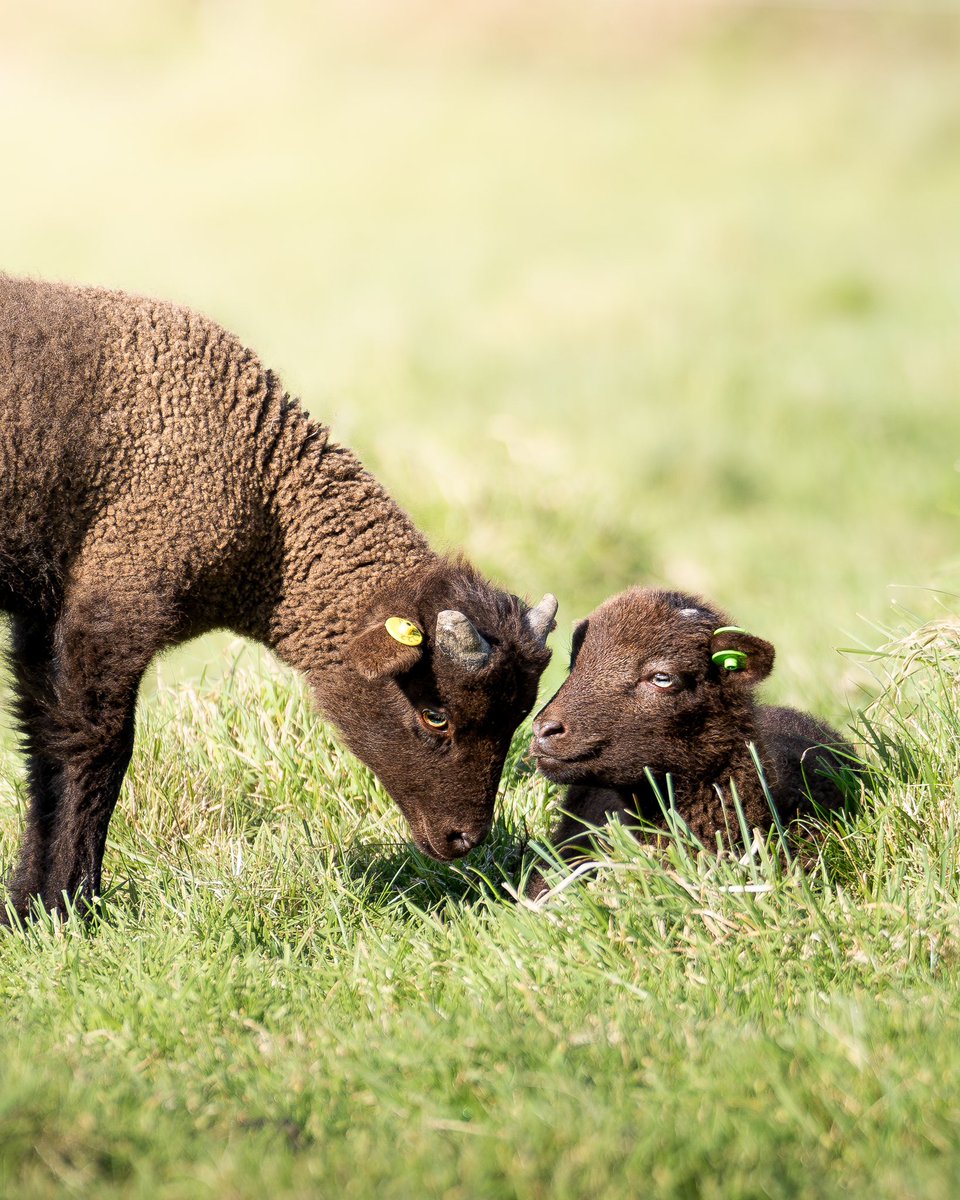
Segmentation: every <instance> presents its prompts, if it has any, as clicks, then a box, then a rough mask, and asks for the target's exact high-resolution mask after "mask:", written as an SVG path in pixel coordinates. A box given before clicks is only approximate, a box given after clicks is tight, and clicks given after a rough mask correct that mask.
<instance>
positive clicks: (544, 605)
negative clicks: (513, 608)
mask: <svg viewBox="0 0 960 1200" xmlns="http://www.w3.org/2000/svg"><path fill="white" fill-rule="evenodd" d="M556 615H557V598H556V596H554V595H553V594H552V593H551V592H547V594H546V595H545V596H544V598H543V599H542V600H541V601H540V603H539V604H538V605H537V607H536V608H531V609H530V610H529V611H528V612H527V615H526V616H525V617H524V620H525V621H526V623H527V628H528V629H529V630H530V632H531V633H532V634H533V636H534V637H535V638H538V639H539V641H540V644H541V645H542V646H545V645H546V644H547V635H548V634H549V632H550V630H551V629H555V628H556V622H555V621H554V619H553V618H554V617H555V616H556Z"/></svg>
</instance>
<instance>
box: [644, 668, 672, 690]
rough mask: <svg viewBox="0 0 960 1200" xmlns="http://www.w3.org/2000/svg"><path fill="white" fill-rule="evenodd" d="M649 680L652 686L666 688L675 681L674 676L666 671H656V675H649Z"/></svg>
mask: <svg viewBox="0 0 960 1200" xmlns="http://www.w3.org/2000/svg"><path fill="white" fill-rule="evenodd" d="M650 682H651V683H652V684H653V685H654V687H658V688H668V687H673V685H674V683H675V682H676V681H675V680H674V677H673V676H672V675H668V674H667V672H666V671H658V672H657V673H656V675H651V676H650Z"/></svg>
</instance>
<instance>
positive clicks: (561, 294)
mask: <svg viewBox="0 0 960 1200" xmlns="http://www.w3.org/2000/svg"><path fill="white" fill-rule="evenodd" d="M678 7H679V6H678ZM448 8H449V9H451V10H453V11H448ZM364 11H365V13H366V15H365V16H363V17H359V16H356V15H355V12H354V9H353V7H352V6H349V5H346V4H344V5H342V6H338V5H331V6H330V7H329V9H324V8H321V7H319V6H306V5H303V4H302V3H294V2H293V0H286V2H283V3H278V4H276V5H273V6H271V7H270V12H269V17H267V16H265V15H262V14H260V12H259V10H258V9H257V7H255V6H252V5H250V6H244V5H235V6H227V5H222V4H221V5H218V4H214V3H210V2H206V3H193V4H188V3H186V2H183V3H180V4H169V5H153V4H149V3H146V2H142V3H134V4H128V5H124V6H120V5H119V4H118V3H115V2H114V0H99V3H93V4H90V5H84V6H82V8H75V9H71V10H69V11H68V10H66V8H65V6H59V5H55V4H53V3H52V0H51V2H50V3H49V4H46V3H43V4H37V5H31V6H27V7H23V8H21V9H20V10H17V11H16V12H13V11H11V12H10V13H9V14H5V17H4V25H5V29H4V38H3V42H2V44H0V104H2V105H3V111H4V113H5V114H6V120H4V121H3V122H0V151H2V161H3V162H4V163H5V164H6V172H5V174H6V184H5V186H4V188H2V189H0V249H2V258H0V266H2V268H3V269H5V270H8V271H11V272H25V273H31V274H38V275H45V276H52V277H60V278H70V279H74V280H81V281H90V282H97V283H103V284H109V285H115V286H119V287H126V288H128V289H131V290H136V291H140V292H147V293H151V294H157V295H163V296H167V297H170V298H174V299H178V300H182V301H186V302H189V303H191V304H193V305H195V306H196V307H198V308H201V309H203V310H205V311H207V312H209V313H211V314H212V315H214V316H216V317H217V318H218V319H220V320H221V321H222V322H223V323H224V324H226V325H228V326H230V327H232V328H234V329H236V330H237V331H238V332H239V333H241V334H242V336H243V337H244V338H245V339H246V340H247V341H249V343H250V344H251V345H253V346H255V347H257V349H258V350H259V352H260V353H261V354H262V356H263V357H264V359H265V360H266V361H267V362H268V363H270V364H271V365H272V366H274V367H275V369H277V370H278V371H279V372H281V374H282V375H283V377H284V379H285V381H286V383H287V385H288V387H290V388H291V390H293V391H295V392H296V393H298V394H299V395H301V396H302V397H303V399H304V401H305V403H307V404H308V406H309V407H310V408H311V409H312V410H313V411H314V412H316V413H317V414H318V415H321V416H323V417H324V418H329V419H330V420H331V422H332V423H333V426H334V430H335V433H336V435H337V436H339V437H340V438H341V439H342V440H344V441H346V442H348V443H349V444H351V445H352V446H354V447H355V448H356V449H358V450H359V451H360V453H361V454H362V455H363V457H364V458H365V460H366V461H367V462H368V463H369V464H370V465H371V467H373V468H374V469H375V470H376V472H377V473H378V475H379V476H380V477H381V478H382V479H383V480H384V481H385V482H386V483H387V485H388V486H389V487H390V489H391V490H392V492H393V493H394V494H395V495H396V496H397V497H398V498H399V499H400V500H402V502H403V503H404V504H405V505H406V506H408V507H409V509H410V510H411V511H412V512H413V513H414V515H415V516H416V518H417V519H418V520H419V521H420V522H421V523H422V524H423V526H424V527H425V528H426V529H427V530H429V532H430V533H431V536H432V537H433V539H434V541H435V543H436V544H438V545H440V546H451V547H454V546H456V547H460V546H462V547H464V548H465V549H466V550H467V552H468V553H469V554H470V555H471V556H472V557H474V558H475V559H476V560H477V561H478V562H479V563H480V564H481V565H482V566H483V567H484V568H485V569H487V570H488V571H489V572H491V573H492V574H494V575H495V576H496V577H497V578H498V579H500V580H502V581H504V582H506V583H507V584H508V585H509V586H511V587H512V588H514V589H516V590H518V591H521V592H524V593H526V594H527V595H530V596H538V595H539V594H540V593H541V592H542V591H543V590H545V589H546V588H550V589H551V590H554V591H555V592H556V593H557V594H558V595H559V597H560V600H561V613H560V619H561V627H560V633H559V636H558V637H557V654H556V656H555V663H554V665H553V666H552V667H551V672H550V677H549V679H548V681H547V683H546V684H545V691H546V690H547V689H548V688H549V687H550V686H552V685H554V684H555V683H556V682H557V681H558V680H559V679H560V678H561V677H562V674H563V666H564V659H565V652H564V651H565V641H566V631H567V630H568V629H569V623H570V622H571V621H572V620H573V619H574V618H575V617H578V616H581V615H583V614H584V613H586V612H587V611H589V609H590V608H591V607H592V606H593V605H594V604H596V603H597V602H598V601H599V600H601V599H602V598H603V597H604V596H606V595H608V594H609V593H610V592H612V591H614V590H617V589H619V588H621V587H625V586H627V585H629V584H631V583H635V582H653V583H665V584H670V585H671V586H679V587H684V588H691V589H694V590H702V591H703V592H704V593H705V594H706V595H708V596H709V597H710V598H711V599H713V600H715V601H716V602H718V603H720V604H721V605H723V606H724V607H726V608H728V609H729V610H730V611H731V612H732V613H733V614H734V616H735V617H736V618H737V619H738V620H739V621H740V622H741V623H743V624H746V625H748V626H749V627H750V628H751V629H752V630H754V631H756V632H757V633H760V634H761V635H763V636H765V637H768V638H770V639H771V640H772V641H774V642H775V644H776V645H777V647H778V667H777V671H776V673H775V675H774V677H773V680H772V681H771V684H770V685H769V688H768V692H767V694H768V695H769V697H770V698H774V699H777V700H781V701H786V702H791V703H797V704H801V705H803V706H806V707H810V708H813V709H815V710H816V711H818V712H820V713H822V714H823V715H825V716H827V717H828V718H830V719H832V720H835V721H837V722H840V723H841V724H843V725H844V726H845V727H847V728H848V729H851V730H852V731H854V732H855V733H856V734H857V736H858V737H860V738H861V739H862V740H864V741H865V743H866V744H867V745H868V747H869V753H870V757H871V761H872V762H873V764H874V772H873V774H872V776H871V779H870V783H869V788H868V795H867V798H866V805H865V808H864V811H863V813H862V814H861V815H860V816H859V817H858V818H857V819H856V820H855V821H853V822H852V823H851V824H850V825H848V826H846V827H844V828H841V829H839V830H838V831H836V832H835V833H834V834H833V835H832V836H831V837H830V839H829V841H828V842H827V844H826V845H825V847H824V849H823V852H822V854H821V855H820V857H819V859H818V860H817V861H816V862H815V863H814V864H813V865H810V866H808V868H807V870H805V871H803V870H801V869H800V868H799V867H798V866H796V865H786V866H784V865H782V864H779V863H778V862H777V861H774V860H773V859H771V857H770V856H769V855H760V856H758V857H757V858H755V859H754V860H753V861H752V862H750V863H747V864H742V865H737V864H735V863H717V862H716V861H714V860H711V859H708V858H705V857H703V856H698V854H697V852H696V848H695V847H691V846H689V845H686V844H685V843H684V841H683V839H682V838H681V837H678V839H677V840H676V843H675V844H674V845H672V846H671V847H670V849H669V850H668V851H667V852H666V853H661V854H655V853H653V852H652V851H651V850H649V849H644V848H642V847H639V846H637V845H635V844H633V843H632V842H630V841H629V840H628V839H626V838H624V837H622V836H618V835H617V834H616V832H615V833H614V835H613V836H612V840H611V844H610V846H609V857H610V862H611V866H610V869H609V870H608V871H606V872H604V873H603V874H602V875H601V876H600V877H598V878H597V879H596V880H595V881H594V882H592V883H590V884H588V885H580V886H573V887H568V888H565V889H563V890H561V891H560V892H559V893H558V894H557V895H556V897H555V899H554V900H553V901H552V902H551V903H550V904H549V905H548V906H547V907H546V908H545V909H544V910H543V911H534V910H532V909H530V908H529V907H527V906H525V905H523V904H515V903H513V902H512V901H511V898H510V897H511V893H512V892H513V891H514V890H515V889H516V887H517V886H518V884H519V882H520V881H521V879H522V876H523V873H524V871H526V870H527V869H529V866H530V864H531V862H532V860H533V857H534V856H535V849H533V848H531V847H530V846H529V845H528V842H529V841H530V840H531V839H532V840H533V842H534V843H535V842H536V840H537V838H540V837H542V836H543V834H544V833H545V831H546V829H547V827H548V824H549V817H548V812H549V808H550V805H551V804H553V803H554V802H555V800H556V795H555V793H554V792H553V791H552V790H551V789H549V788H548V787H547V786H546V785H545V784H544V783H543V782H542V781H539V780H538V779H537V778H536V777H534V776H531V775H530V774H529V771H528V768H527V765H526V763H525V762H524V761H523V759H522V756H521V754H520V750H521V749H522V736H521V737H520V738H518V743H517V754H516V755H515V756H514V757H513V758H512V760H511V762H510V764H509V765H508V769H507V772H506V774H505V786H504V794H503V801H502V806H501V816H500V820H499V821H498V823H497V825H496V827H495V832H494V835H493V836H492V838H491V839H490V841H489V842H488V843H487V844H486V845H485V846H484V847H483V848H481V849H479V850H477V851H475V852H474V854H472V855H471V856H469V857H468V858H466V859H464V860H462V862H461V863H460V864H459V865H458V866H457V867H455V868H445V867H439V866H438V865H436V864H434V863H432V862H430V861H429V860H427V859H424V858H423V857H421V856H419V855H417V854H416V852H415V851H414V850H413V849H412V848H411V847H410V846H409V845H408V844H407V842H406V840H405V839H406V831H405V829H404V827H403V824H402V820H401V818H400V816H399V813H398V812H397V811H396V810H395V808H394V807H393V806H392V805H391V803H390V801H389V800H388V798H387V797H385V796H384V794H383V793H382V792H381V790H380V789H379V788H378V786H377V784H376V782H375V780H373V778H372V777H371V776H370V774H369V773H368V772H366V771H365V770H363V769H362V768H360V767H358V766H357V764H356V763H355V762H354V761H353V760H351V759H350V758H349V756H347V755H346V754H345V753H344V752H343V751H341V749H340V748H339V746H338V745H337V742H336V740H335V739H334V738H333V737H332V736H331V735H330V734H329V732H328V731H326V730H325V729H324V727H323V726H322V725H321V724H320V723H319V721H318V719H317V717H316V715H315V714H314V713H313V712H312V711H311V709H310V707H309V704H308V703H307V700H306V697H305V696H304V693H303V691H302V688H301V685H300V684H299V682H298V681H297V680H295V679H293V678H292V677H291V676H289V675H288V674H286V673H284V672H282V671H280V670H279V668H277V667H276V666H275V665H274V664H273V663H272V662H270V661H269V660H268V658H267V657H266V656H265V655H261V654H260V653H258V652H257V651H254V650H252V649H250V648H246V649H242V648H240V647H239V645H238V644H237V643H234V642H231V641H229V640H228V639H227V638H224V637H219V638H216V639H207V640H205V641H204V642H202V643H200V644H198V645H196V646H193V647H190V648H188V650H187V651H186V652H184V653H182V654H181V655H180V656H178V657H176V658H174V659H171V660H167V661H165V662H164V663H162V664H161V666H160V668H159V681H158V680H157V679H154V680H152V682H151V686H150V688H149V689H148V690H147V694H146V695H145V697H144V701H143V705H142V715H141V725H140V736H139V740H138V745H137V750H136V754H135V759H134V763H133V766H132V768H131V772H130V775H129V777H128V780H127V783H126V784H125V790H124V795H123V799H122V802H121V806H120V809H119V810H118V813H117V816H116V818H115V820H114V824H113V826H112V827H111V840H110V843H109V845H108V854H107V863H106V871H107V877H108V880H109V883H110V886H111V887H112V891H111V895H110V903H109V907H108V919H107V920H105V921H104V922H103V923H102V924H100V925H99V926H97V927H96V928H92V929H86V928H83V927H80V926H78V925H76V924H73V923H69V924H68V925H66V926H65V927H55V926H53V925H50V924H43V923H39V924H37V925H35V926H33V927H32V928H31V929H30V930H29V931H28V932H27V933H26V935H24V936H22V937H10V936H8V937H3V938H0V996H2V1012H3V1017H2V1030H3V1053H2V1061H0V1195H3V1196H6V1195H18V1196H25V1197H33V1196H37V1197H45V1196H59V1195H70V1194H77V1195H81V1196H87V1195H92V1194H98V1195H103V1196H113V1195H116V1196H128V1195H129V1196H140V1195H142V1196H164V1197H167V1196H169V1197H181V1196H182V1197H194V1196H210V1197H246V1196H254V1195H260V1194H262V1193H263V1192H264V1191H265V1190H266V1191H269V1193H270V1194H272V1195H273V1196H276V1197H281V1196H283V1197H285V1196H307V1195H311V1196H312V1195H319V1196H326V1195H332V1194H339V1195H342V1196H344V1197H353V1196H356V1197H369V1196H372V1195H377V1196H383V1197H406V1196H416V1195H421V1194H424V1195H431V1196H432V1195H437V1196H444V1197H450V1198H451V1200H453V1198H461V1197H462V1198H463V1200H468V1198H469V1200H473V1198H474V1197H486V1196H490V1197H498V1198H499V1197H513V1196H516V1197H524V1198H526V1197H541V1196H542V1197H547V1196H550V1197H562V1198H565V1197H570V1198H571V1200H579V1198H580V1197H584V1196H588V1195H591V1196H604V1197H606V1196H611V1197H619V1196H623V1197H635V1196H637V1195H638V1194H648V1195H653V1196H665V1197H691V1198H692V1197H701V1196H703V1197H724V1198H727V1197H745V1198H746V1197H761V1196H765V1197H792V1196H810V1197H814V1196H815V1197H833V1196H837V1197H840V1196H850V1195H861V1194H870V1195H872V1196H877V1197H891V1198H893V1197H898V1198H899V1197H924V1198H928V1197H933V1198H937V1197H944V1198H947V1197H953V1196H955V1195H956V1194H957V1190H958V1187H960V1144H958V1143H960V1134H958V1132H957V1130H958V1128H960V1049H958V1047H960V1017H958V1013H960V983H958V978H960V976H958V971H960V963H958V951H960V907H958V898H960V840H958V838H960V833H958V823H957V816H956V813H957V799H958V795H957V790H958V784H957V780H958V778H960V717H958V715H957V713H958V699H960V696H958V691H960V683H958V680H960V649H958V641H960V639H958V637H957V628H958V618H957V615H956V614H957V607H958V605H957V600H956V595H955V593H956V591H957V588H958V584H960V551H958V544H960V543H958V538H957V532H958V515H960V460H958V454H960V451H958V446H960V403H958V381H960V338H958V337H957V322H958V316H960V239H958V238H957V235H956V229H957V216H956V214H957V213H958V212H960V155H958V153H957V146H958V144H960V71H958V62H960V13H957V12H955V11H954V10H952V8H951V7H950V6H949V5H943V4H938V5H936V6H934V5H930V6H924V5H921V4H917V5H902V6H897V8H896V11H893V9H892V7H891V9H890V11H888V13H887V15H881V13H880V12H879V7H878V9H876V10H874V9H873V8H871V6H869V5H851V6H843V7H842V8H841V6H838V10H837V11H831V10H830V9H829V7H828V6H820V7H814V6H811V7H809V8H804V7H802V6H800V7H791V6H780V7H778V8H777V9H776V10H769V11H767V10H764V9H761V8H751V9H750V10H748V11H747V10H742V9H740V8H738V7H736V6H729V5H711V6H690V7H689V9H680V12H681V14H682V17H683V19H679V18H678V17H676V15H675V16H674V17H673V19H671V20H670V21H667V20H666V18H665V16H664V13H665V12H666V9H664V12H663V13H661V12H660V11H659V10H657V9H655V8H651V9H650V10H647V9H644V8H643V7H642V6H640V7H638V9H637V10H636V12H634V11H633V10H632V9H631V8H630V6H625V5H617V4H614V3H613V2H612V0H610V2H609V3H607V2H606V0H605V2H604V3H602V4H599V5H596V6H593V7H592V8H591V14H592V15H591V16H590V17H587V16H585V15H584V13H583V11H581V7H580V6H577V5H574V4H572V3H571V4H567V3H565V2H564V3H561V2H560V0H558V3H557V4H556V6H555V7H547V6H546V5H540V4H533V5H531V6H529V8H524V12H525V15H524V17H523V18H520V17H518V16H517V15H516V13H515V11H514V7H512V6H508V5H506V4H490V5H489V6H486V5H483V4H481V3H479V0H477V2H476V3H465V4H464V5H463V6H462V8H460V7H457V6H448V7H447V8H443V9H441V8H439V7H438V6H436V5H434V4H432V3H428V2H427V0H420V2H417V0H409V2H408V3H400V2H398V3H397V4H395V5H391V4H388V3H386V2H385V0H381V2H379V3H377V4H375V5H371V6H370V7H369V8H366V9H365V10H364ZM264 12H266V10H264ZM631 14H632V15H631ZM892 605H893V606H895V607H892ZM929 621H933V622H934V624H933V625H928V626H927V627H926V628H925V629H923V630H921V631H920V632H917V630H918V626H920V625H921V623H923V622H929ZM838 649H841V650H845V652H844V653H838V652H837V651H838ZM868 649H870V650H876V649H879V650H880V653H879V654H878V655H872V656H871V655H866V654H863V653H859V651H865V650H868ZM851 651H858V652H857V653H853V652H851ZM0 745H2V746H3V747H4V748H2V749H0V863H2V864H3V865H4V866H6V865H7V864H9V863H10V861H11V860H12V857H13V855H14V853H15V847H16V839H17V837H18V834H19V829H20V825H21V822H22V806H23V777H22V772H21V765H20V763H19V761H18V760H17V758H16V756H15V754H14V753H13V750H12V748H11V739H10V737H9V735H8V736H7V738H6V742H5V743H2V744H0Z"/></svg>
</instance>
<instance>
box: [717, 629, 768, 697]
mask: <svg viewBox="0 0 960 1200" xmlns="http://www.w3.org/2000/svg"><path fill="white" fill-rule="evenodd" d="M774 653H775V651H774V649H773V646H772V645H771V644H770V643H769V642H765V641H764V640H763V638H758V637H754V636H753V634H752V633H747V632H746V630H745V629H738V628H737V627H736V626H734V625H725V626H724V627H723V628H722V629H717V630H716V631H715V632H714V634H713V637H712V638H711V639H710V661H711V662H712V663H713V664H714V666H715V667H716V668H717V670H719V672H720V674H721V675H722V676H726V677H728V678H730V679H731V680H732V681H733V682H736V683H746V684H748V685H750V686H752V685H754V684H757V683H759V682H760V681H761V680H762V679H766V677H767V676H768V675H769V674H770V672H771V671H772V670H773V659H774Z"/></svg>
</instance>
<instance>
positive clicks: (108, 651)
mask: <svg viewBox="0 0 960 1200" xmlns="http://www.w3.org/2000/svg"><path fill="white" fill-rule="evenodd" d="M54 649H55V655H54V688H53V694H52V696H51V698H50V702H49V704H50V708H49V714H48V718H47V721H46V730H45V741H46V745H45V751H46V754H47V756H48V757H49V758H50V759H52V760H54V761H55V762H56V763H57V768H58V777H57V778H58V785H59V786H58V791H59V795H58V797H57V800H56V805H55V808H54V810H53V813H52V822H51V827H50V828H49V829H48V830H47V831H46V832H47V850H46V861H45V867H44V875H43V880H42V882H41V884H40V887H39V895H40V899H41V901H42V902H43V904H44V906H45V907H46V908H48V909H53V910H57V911H62V910H63V907H64V898H65V897H66V898H67V899H70V900H73V901H75V902H76V903H77V904H78V906H79V907H81V908H82V909H89V908H90V907H91V905H92V904H93V902H94V900H95V898H96V897H97V896H98V895H99V893H100V883H101V870H102V864H103V853H104V847H105V844H106V839H107V827H108V825H109V824H110V818H111V816H112V815H113V810H114V807H115V806H116V803H117V799H118V797H119V795H120V786H121V784H122V782H123V777H124V775H125V773H126V770H127V766H128V765H129V762H130V756H131V754H132V751H133V737H134V709H135V705H136V699H137V690H138V688H139V685H140V680H141V678H142V675H143V672H144V670H145V669H146V666H147V664H148V663H149V661H150V659H151V658H152V657H153V655H154V653H155V652H156V650H157V649H159V644H158V637H157V633H156V630H155V629H154V628H152V627H151V624H150V623H149V622H143V621H142V620H139V621H138V620H137V619H136V617H135V615H134V612H132V611H130V609H129V608H128V606H127V605H123V606H122V607H121V606H120V605H119V604H117V601H116V599H115V598H113V597H109V596H107V595H104V594H102V593H101V594H93V595H91V594H87V595H86V596H84V597H82V598H74V599H73V600H71V601H70V602H69V603H68V604H67V605H66V606H65V608H64V611H63V614H62V616H61V619H60V621H59V622H58V624H57V629H56V636H55V642H54ZM28 842H29V839H28Z"/></svg>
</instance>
